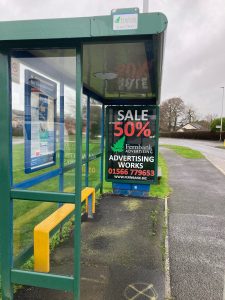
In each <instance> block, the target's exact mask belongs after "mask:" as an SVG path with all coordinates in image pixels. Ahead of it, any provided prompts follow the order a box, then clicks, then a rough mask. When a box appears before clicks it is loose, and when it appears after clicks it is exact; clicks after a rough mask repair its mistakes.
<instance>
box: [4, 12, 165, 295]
mask: <svg viewBox="0 0 225 300" xmlns="http://www.w3.org/2000/svg"><path fill="white" fill-rule="evenodd" d="M166 26H167V19H166V17H165V16H164V15H163V14H161V13H145V14H139V11H138V9H137V8H130V9H120V10H113V11H112V14H111V15H108V16H99V17H86V18H74V19H54V20H32V21H12V22H1V23H0V99H1V101H0V141H1V142H0V155H1V159H0V194H1V198H0V251H1V256H0V269H1V291H2V299H3V300H6V299H7V300H9V299H10V300H11V299H13V285H28V286H29V285H30V286H37V287H43V288H50V289H51V288H52V289H58V290H65V291H71V292H73V294H74V299H80V243H81V235H80V231H81V214H82V212H85V211H86V212H87V213H88V215H89V217H92V213H93V212H94V207H93V205H94V198H95V196H94V192H96V193H102V192H103V182H104V180H106V181H108V182H112V183H113V190H114V192H115V193H117V192H121V190H123V189H124V190H127V189H131V190H132V189H134V190H136V191H137V192H138V190H139V189H142V188H143V186H149V184H152V183H155V182H156V180H157V149H158V119H159V112H158V106H159V101H160V86H161V74H162V61H163V48H164V32H165V29H166ZM105 114H106V116H105ZM105 142H106V147H105ZM105 148H106V152H105V157H106V160H105V163H104V149H105ZM125 152H126V153H127V155H128V154H129V159H128V157H127V156H126V157H125V154H124V153H125ZM140 153H141V154H142V155H141V157H138V155H137V154H140ZM121 155H123V156H121ZM131 157H132V158H131ZM149 157H151V159H149ZM104 165H105V172H104ZM128 185H129V188H128ZM131 185H132V186H131ZM88 187H89V188H90V189H86V190H85V188H88ZM93 191H94V192H93ZM83 201H84V202H85V201H86V202H85V203H86V207H83V205H82V203H83ZM65 205H67V206H65ZM89 205H90V206H89ZM65 207H66V209H67V213H65ZM59 209H61V210H60V212H62V213H61V215H60V214H58V215H57V216H56V217H55V218H56V219H57V222H56V224H55V226H53V227H51V226H52V225H49V224H50V223H51V220H50V219H48V220H50V221H48V223H47V225H46V223H45V225H43V226H42V227H45V228H44V229H43V232H42V235H43V236H45V237H46V234H48V235H49V236H53V237H54V234H55V233H56V232H59V231H60V232H61V234H62V231H63V226H62V225H63V224H65V223H66V222H67V221H68V220H70V219H71V218H74V231H73V234H74V257H73V261H74V276H72V277H71V276H64V275H63V276H62V275H60V274H53V273H51V271H50V269H49V266H48V267H47V269H46V270H45V269H43V270H42V269H41V267H40V268H39V269H38V267H35V264H34V267H33V264H32V257H33V255H34V254H35V251H38V252H40V253H38V255H39V256H40V257H41V258H42V259H44V257H45V255H46V253H45V251H46V250H45V248H44V247H42V246H43V244H44V243H43V242H40V241H39V244H38V245H39V246H38V250H37V249H36V250H35V245H34V240H35V236H34V235H33V232H34V228H36V226H37V225H38V224H40V223H41V222H42V221H43V220H45V219H46V218H48V217H49V215H50V216H51V215H52V214H53V215H54V213H55V212H56V211H58V210H59ZM54 220H55V219H54ZM54 222H55V221H54ZM40 227H41V226H40ZM48 227H51V228H50V229H49V232H48V233H46V232H47V228H48ZM39 237H40V236H38V239H39ZM48 246H49V245H48Z"/></svg>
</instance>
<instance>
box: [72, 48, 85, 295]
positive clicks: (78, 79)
mask: <svg viewBox="0 0 225 300" xmlns="http://www.w3.org/2000/svg"><path fill="white" fill-rule="evenodd" d="M82 86H83V85H82V47H81V46H79V47H76V166H75V191H76V198H75V204H76V207H75V229H74V300H79V299H80V251H81V250H80V239H81V190H82V176H81V174H82Z"/></svg>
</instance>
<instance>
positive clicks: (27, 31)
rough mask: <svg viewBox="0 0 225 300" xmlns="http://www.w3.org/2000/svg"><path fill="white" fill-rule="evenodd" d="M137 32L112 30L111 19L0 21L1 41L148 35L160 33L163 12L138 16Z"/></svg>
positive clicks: (101, 17)
mask: <svg viewBox="0 0 225 300" xmlns="http://www.w3.org/2000/svg"><path fill="white" fill-rule="evenodd" d="M138 20H139V21H138V29H137V30H121V31H118V30H116V31H115V30H113V28H112V16H111V15H109V16H98V17H85V18H75V19H72V18H70V19H52V20H30V21H10V22H9V21H7V22H0V41H19V40H43V39H71V38H74V39H76V38H92V37H118V36H134V35H151V34H158V33H161V32H163V31H164V30H165V29H166V26H167V18H166V16H165V15H164V14H162V13H148V14H139V17H138Z"/></svg>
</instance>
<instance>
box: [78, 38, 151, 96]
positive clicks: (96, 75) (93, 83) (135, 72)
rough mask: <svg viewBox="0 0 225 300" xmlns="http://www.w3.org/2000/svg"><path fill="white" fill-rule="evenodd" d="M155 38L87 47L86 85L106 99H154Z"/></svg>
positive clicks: (85, 52) (85, 62)
mask: <svg viewBox="0 0 225 300" xmlns="http://www.w3.org/2000/svg"><path fill="white" fill-rule="evenodd" d="M156 63H157V58H156V57H155V58H154V49H153V42H152V40H148V41H141V42H133V43H130V42H129V43H111V44H96V45H85V46H84V84H85V85H86V86H87V88H89V89H90V90H92V91H93V92H96V93H97V94H100V95H102V96H103V97H105V98H129V99H132V98H137V99H138V98H153V97H155V96H156V90H155V87H154V82H153V72H155V73H156V70H157V66H155V64H156Z"/></svg>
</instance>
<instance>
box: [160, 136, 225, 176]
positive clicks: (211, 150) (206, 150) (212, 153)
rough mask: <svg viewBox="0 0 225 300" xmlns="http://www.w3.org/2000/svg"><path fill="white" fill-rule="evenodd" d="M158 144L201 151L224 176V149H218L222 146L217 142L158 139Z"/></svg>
mask: <svg viewBox="0 0 225 300" xmlns="http://www.w3.org/2000/svg"><path fill="white" fill-rule="evenodd" d="M159 144H170V145H178V146H186V147H190V148H192V149H195V150H199V151H201V152H202V153H203V154H204V155H205V157H206V158H207V159H208V160H209V161H210V162H211V163H212V164H213V165H214V166H215V167H217V168H218V169H220V171H222V173H223V174H224V175H225V148H224V149H219V148H216V147H218V146H223V143H222V142H219V141H204V140H191V139H173V138H160V139H159Z"/></svg>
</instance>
